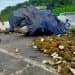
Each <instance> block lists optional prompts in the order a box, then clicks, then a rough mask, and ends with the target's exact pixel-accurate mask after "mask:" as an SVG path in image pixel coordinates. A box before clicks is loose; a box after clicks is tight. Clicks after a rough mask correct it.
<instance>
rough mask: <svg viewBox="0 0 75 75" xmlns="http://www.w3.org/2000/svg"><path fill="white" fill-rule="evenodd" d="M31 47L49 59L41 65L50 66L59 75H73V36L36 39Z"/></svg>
mask: <svg viewBox="0 0 75 75" xmlns="http://www.w3.org/2000/svg"><path fill="white" fill-rule="evenodd" d="M32 44H33V47H34V48H37V49H38V50H39V51H41V52H43V53H44V54H48V55H50V59H46V60H43V61H42V63H43V64H49V65H52V66H53V67H54V68H55V69H56V70H57V72H58V73H59V75H75V34H63V35H52V36H46V37H38V38H35V39H34V40H33V43H32Z"/></svg>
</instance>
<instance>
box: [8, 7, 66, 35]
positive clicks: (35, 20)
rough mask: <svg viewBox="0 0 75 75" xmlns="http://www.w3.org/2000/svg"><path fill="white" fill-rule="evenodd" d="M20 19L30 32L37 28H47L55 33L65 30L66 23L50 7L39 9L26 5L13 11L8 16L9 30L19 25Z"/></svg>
mask: <svg viewBox="0 0 75 75" xmlns="http://www.w3.org/2000/svg"><path fill="white" fill-rule="evenodd" d="M22 21H23V22H24V23H25V24H24V25H27V26H28V30H29V32H30V34H33V33H34V32H35V31H36V30H37V29H38V28H42V29H47V30H48V31H51V32H53V33H55V34H62V33H64V32H67V28H66V24H64V23H63V22H61V21H60V20H59V19H58V18H57V16H56V15H55V14H54V13H53V12H52V11H51V10H50V9H43V10H39V9H36V8H35V7H33V6H27V7H23V8H20V9H18V10H16V11H13V12H12V13H11V15H10V18H9V23H10V25H11V28H10V30H13V28H14V27H17V26H21V24H20V23H21V22H22ZM21 27H22V26H21Z"/></svg>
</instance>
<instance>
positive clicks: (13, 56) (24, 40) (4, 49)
mask: <svg viewBox="0 0 75 75" xmlns="http://www.w3.org/2000/svg"><path fill="white" fill-rule="evenodd" d="M34 38H36V37H24V36H23V35H22V34H18V33H12V34H11V33H10V34H0V75H57V73H56V71H55V69H53V68H52V67H51V66H47V65H44V64H42V63H41V62H42V60H44V59H49V56H48V55H46V54H43V53H41V52H39V51H38V50H37V49H34V48H33V47H32V40H33V39H34ZM16 49H18V52H16V51H15V50H16Z"/></svg>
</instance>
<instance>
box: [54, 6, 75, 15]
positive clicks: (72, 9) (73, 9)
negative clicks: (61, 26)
mask: <svg viewBox="0 0 75 75" xmlns="http://www.w3.org/2000/svg"><path fill="white" fill-rule="evenodd" d="M53 11H54V12H55V13H56V14H57V15H59V14H60V13H63V12H75V5H64V6H60V7H55V8H54V9H53Z"/></svg>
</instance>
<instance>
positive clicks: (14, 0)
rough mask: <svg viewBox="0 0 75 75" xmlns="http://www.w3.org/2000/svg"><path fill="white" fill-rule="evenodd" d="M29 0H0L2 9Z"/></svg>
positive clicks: (0, 8)
mask: <svg viewBox="0 0 75 75" xmlns="http://www.w3.org/2000/svg"><path fill="white" fill-rule="evenodd" d="M25 1H28V0H0V11H1V10H2V9H4V8H5V7H7V6H13V5H16V4H18V3H22V2H25Z"/></svg>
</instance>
